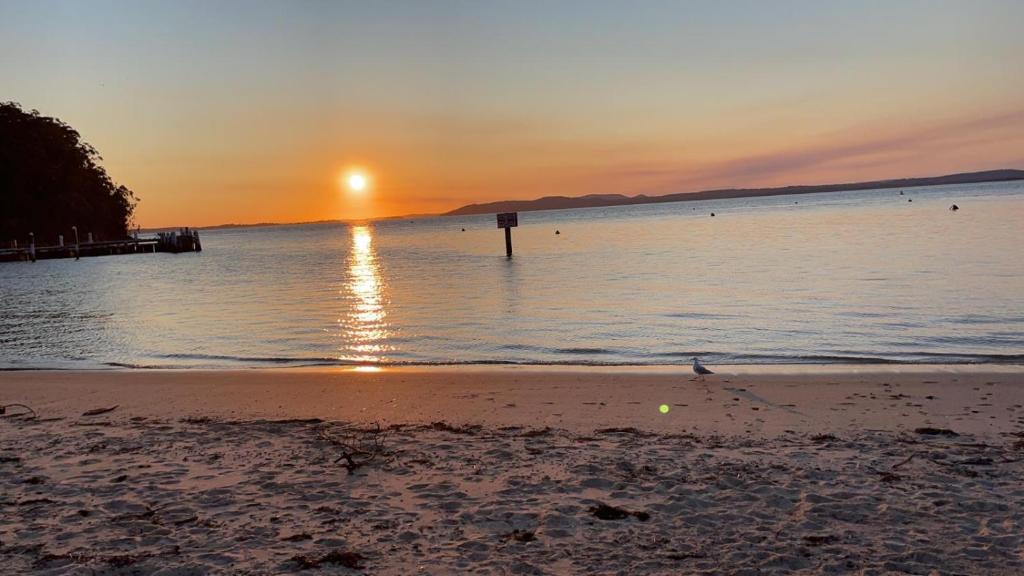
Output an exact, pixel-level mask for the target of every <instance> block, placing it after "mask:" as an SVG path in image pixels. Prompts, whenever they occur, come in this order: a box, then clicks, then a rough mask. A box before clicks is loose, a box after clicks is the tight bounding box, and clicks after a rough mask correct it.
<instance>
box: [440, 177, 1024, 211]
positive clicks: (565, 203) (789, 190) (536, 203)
mask: <svg viewBox="0 0 1024 576" xmlns="http://www.w3.org/2000/svg"><path fill="white" fill-rule="evenodd" d="M1006 180H1024V170H1013V169H1005V170H986V171H983V172H964V173H961V174H948V175H946V176H932V177H929V178H901V179H898V180H874V181H871V182H851V183H848V184H821V185H817V186H785V187H782V188H729V189H722V190H705V191H703V192H682V193H677V194H666V195H664V196H645V195H643V194H640V195H638V196H625V195H622V194H588V195H587V196H575V197H570V196H545V197H543V198H537V199H536V200H503V201H500V202H488V203H485V204H469V205H467V206H463V207H462V208H458V209H456V210H452V211H451V212H446V213H445V214H444V215H445V216H455V215H466V214H491V213H495V212H529V211H531V210H560V209H565V208H594V207H598V206H624V205H630V204H657V203H660V202H683V201H687V200H718V199H722V198H747V197H756V196H781V195H785V194H813V193H815V192H842V191H844V190H871V189H879V188H913V187H917V186H938V185H940V184H974V183H978V182H1000V181H1006Z"/></svg>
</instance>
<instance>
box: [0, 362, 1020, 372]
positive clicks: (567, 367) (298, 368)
mask: <svg viewBox="0 0 1024 576" xmlns="http://www.w3.org/2000/svg"><path fill="white" fill-rule="evenodd" d="M713 367H714V368H715V369H716V370H717V371H718V372H719V373H721V374H755V375H756V374H789V373H800V374H843V373H849V372H858V373H869V374H870V373H921V374H924V373H929V372H950V371H955V372H964V373H972V372H991V373H1010V374H1012V373H1024V363H1021V362H934V363H928V362H925V363H921V362H900V361H891V362H789V363H786V362H779V363H771V364H764V363H752V364H715V365H714V366H713ZM104 371H106V372H211V373H217V372H262V371H266V372H289V371H292V372H310V371H313V372H319V371H324V372H351V371H355V372H359V371H412V372H415V371H438V372H448V371H451V372H462V371H472V372H504V371H522V372H595V373H602V372H610V373H614V372H623V373H650V374H676V373H678V374H690V373H691V372H690V364H689V363H686V364H583V363H578V364H558V363H548V364H545V363H528V362H522V363H520V362H465V363H457V362H452V363H408V364H358V363H353V364H341V363H338V364H327V363H319V364H318V363H312V364H297V365H273V364H264V365H252V366H140V365H127V364H120V363H116V362H112V363H104V364H98V365H95V366H91V367H85V366H78V365H76V366H68V367H61V366H59V365H39V366H26V367H20V366H6V367H0V374H3V373H6V372H65V373H66V372H83V373H91V372H104Z"/></svg>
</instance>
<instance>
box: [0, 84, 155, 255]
mask: <svg viewBox="0 0 1024 576" xmlns="http://www.w3.org/2000/svg"><path fill="white" fill-rule="evenodd" d="M101 160H102V158H101V157H100V155H99V153H98V152H97V151H96V149H95V148H93V147H92V146H90V145H88V144H86V143H85V142H83V141H82V139H81V137H80V136H79V134H78V132H76V131H75V130H74V129H73V128H71V127H70V126H68V125H67V124H65V123H63V122H61V121H60V120H58V119H56V118H50V117H47V116H43V115H41V114H39V112H38V111H36V110H32V111H31V112H26V111H24V110H22V108H21V106H20V105H18V104H17V103H14V102H0V246H3V247H6V244H7V242H9V241H10V240H15V239H17V240H18V241H19V243H23V245H26V244H27V243H28V235H29V232H34V233H35V238H36V243H37V244H40V245H49V244H56V243H57V235H58V234H63V235H64V238H65V241H66V242H67V241H71V242H73V241H74V240H73V238H74V235H73V232H72V229H71V227H72V226H78V231H79V234H80V237H81V240H82V241H83V242H84V241H85V237H86V234H87V233H89V232H92V233H93V237H94V239H95V240H120V239H123V238H126V237H127V236H128V228H129V226H130V222H131V218H132V213H133V212H134V209H135V204H136V203H137V199H136V198H135V195H134V194H133V193H132V191H131V190H129V189H128V188H126V187H124V186H119V185H117V184H116V183H114V181H113V180H111V179H110V176H108V175H107V172H106V171H105V170H104V169H103V167H102V166H100V165H99V162H100V161H101Z"/></svg>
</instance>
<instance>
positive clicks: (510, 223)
mask: <svg viewBox="0 0 1024 576" xmlns="http://www.w3.org/2000/svg"><path fill="white" fill-rule="evenodd" d="M516 226H519V213H518V212H503V213H501V214H498V228H504V229H505V256H507V257H508V258H511V257H512V229H513V228H515V227H516Z"/></svg>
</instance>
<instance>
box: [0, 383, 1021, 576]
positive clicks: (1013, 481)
mask: <svg viewBox="0 0 1024 576" xmlns="http://www.w3.org/2000/svg"><path fill="white" fill-rule="evenodd" d="M721 372H722V373H721V374H719V375H716V376H714V377H711V378H709V379H708V381H707V382H705V383H699V382H689V381H688V379H689V375H688V374H685V373H675V374H674V373H671V372H667V371H642V370H613V369H609V370H589V371H588V370H554V369H546V370H539V369H509V370H493V369H492V370H473V369H465V370H454V369H401V370H385V371H383V372H355V371H340V370H278V371H220V372H193V371H188V372H175V371H152V372H151V371H123V372H122V371H97V372H6V373H0V404H9V403H13V402H20V403H25V404H28V405H30V406H31V407H32V408H34V409H35V410H36V412H37V414H38V416H39V417H38V418H37V419H34V420H26V419H22V418H17V417H10V416H8V417H4V418H0V441H2V444H0V485H2V492H0V510H2V512H3V513H2V515H0V562H2V563H3V564H4V565H6V566H9V567H12V569H13V572H11V573H39V574H68V573H71V574H77V573H81V574H92V573H98V574H130V573H147V574H148V573H162V574H201V573H202V574H205V573H225V574H232V573H248V574H277V573H290V572H302V571H308V572H309V573H339V574H344V573H354V572H363V573H368V574H407V573H430V574H445V573H453V572H462V571H473V572H474V573H483V574H508V573H514V574H565V573H581V574H583V573H585V574H617V573H622V574H631V573H651V574H677V573H706V574H718V573H739V574H742V573H750V574H755V573H780V574H781V573H791V572H794V571H796V572H800V573H811V574H815V573H850V572H854V573H864V574H882V573H893V572H895V573H913V574H928V573H931V572H933V571H934V572H935V573H938V574H952V573H972V574H974V573H984V574H1017V573H1021V572H1022V571H1024V537H1022V536H1021V534H1022V532H1024V482H1021V478H1022V477H1024V373H1022V372H1021V371H1020V369H1019V368H999V367H992V368H985V367H956V368H944V367H923V368H915V367H900V368H888V367H842V368H837V367H832V368H829V369H825V370H806V369H788V368H751V367H745V368H728V367H726V368H723V369H721ZM115 405H117V408H116V409H114V410H113V411H109V412H105V413H102V414H97V415H92V416H84V415H83V413H84V412H86V411H88V410H92V409H96V408H110V407H113V406H115ZM663 405H664V406H666V407H667V409H668V412H667V413H662V410H663V409H664V408H662V406H663ZM378 426H379V430H381V431H380V432H378V431H377V430H378ZM352 447H355V448H360V449H365V450H366V451H367V452H370V453H372V456H371V455H361V454H359V453H358V452H357V451H353V450H352V449H351V448H352ZM345 452H348V453H349V454H350V455H352V456H353V457H354V461H355V462H356V463H357V464H359V463H361V462H362V461H363V460H366V459H370V461H369V462H368V463H366V464H365V465H362V466H356V467H355V468H354V469H353V470H352V471H351V472H350V471H349V470H348V469H347V468H346V464H347V463H348V461H347V460H345V459H344V458H341V456H342V455H343V453H345ZM602 505H607V507H602Z"/></svg>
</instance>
